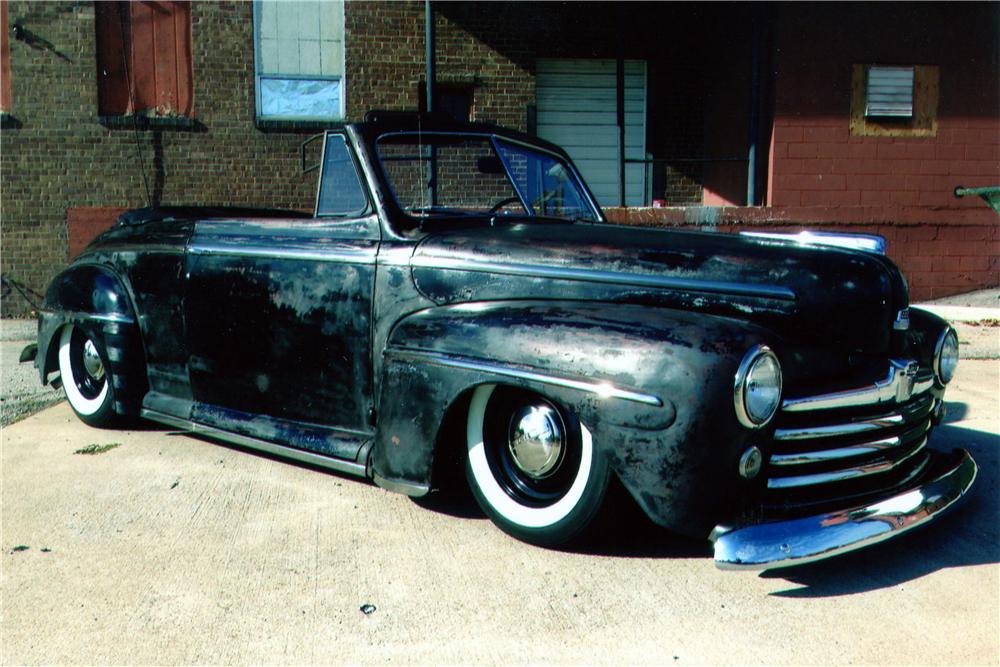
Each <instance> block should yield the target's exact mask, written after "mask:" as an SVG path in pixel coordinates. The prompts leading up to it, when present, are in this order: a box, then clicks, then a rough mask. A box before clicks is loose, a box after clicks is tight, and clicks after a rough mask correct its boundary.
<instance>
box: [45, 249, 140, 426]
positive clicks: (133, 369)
mask: <svg viewBox="0 0 1000 667" xmlns="http://www.w3.org/2000/svg"><path fill="white" fill-rule="evenodd" d="M67 324H73V325H77V326H81V327H85V328H88V329H90V330H92V331H94V332H96V333H100V335H101V338H102V340H103V342H104V346H105V352H106V354H107V357H108V363H109V366H110V369H109V371H110V373H109V375H110V378H111V382H112V386H113V387H114V388H115V411H116V412H118V413H119V414H126V415H129V414H138V410H139V404H140V402H141V399H142V395H143V394H144V393H145V386H146V375H145V355H144V353H143V348H142V341H141V336H140V334H139V328H138V326H137V325H136V324H137V323H136V318H135V311H134V309H133V307H132V300H131V298H130V296H129V293H128V291H127V289H126V288H125V283H124V282H123V281H122V279H121V278H120V277H119V276H118V274H117V273H116V272H114V271H113V270H112V269H110V268H108V267H106V266H103V265H99V264H77V265H74V266H71V267H70V268H68V269H66V270H65V271H63V272H62V273H60V274H59V275H58V276H56V277H55V279H54V280H53V281H52V282H51V284H50V285H49V288H48V290H47V291H46V293H45V301H44V305H43V308H42V309H41V311H40V313H39V324H38V352H37V355H36V357H35V366H36V367H37V369H38V373H39V376H40V377H41V381H42V383H43V384H45V383H46V382H47V381H48V376H49V374H50V373H52V372H53V371H55V370H56V369H57V368H58V347H59V343H58V341H59V338H58V337H59V332H60V331H61V330H62V328H63V327H64V326H66V325H67Z"/></svg>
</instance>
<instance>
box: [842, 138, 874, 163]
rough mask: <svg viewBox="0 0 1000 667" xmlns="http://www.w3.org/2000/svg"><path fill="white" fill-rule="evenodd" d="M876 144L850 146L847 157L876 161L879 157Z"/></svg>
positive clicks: (866, 143)
mask: <svg viewBox="0 0 1000 667" xmlns="http://www.w3.org/2000/svg"><path fill="white" fill-rule="evenodd" d="M877 151H878V149H877V148H876V144H874V143H870V142H865V143H860V144H848V145H847V155H848V157H853V158H867V159H872V160H873V159H875V158H876V157H877Z"/></svg>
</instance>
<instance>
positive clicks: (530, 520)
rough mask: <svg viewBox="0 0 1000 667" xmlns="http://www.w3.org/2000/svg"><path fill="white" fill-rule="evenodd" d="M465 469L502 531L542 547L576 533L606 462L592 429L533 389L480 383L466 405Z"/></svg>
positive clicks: (592, 508) (602, 486)
mask: <svg viewBox="0 0 1000 667" xmlns="http://www.w3.org/2000/svg"><path fill="white" fill-rule="evenodd" d="M466 436H467V445H468V450H467V459H466V474H467V477H468V480H469V486H470V488H471V489H472V492H473V495H474V496H475V498H476V500H477V501H478V503H479V505H480V507H482V509H483V511H484V512H486V514H487V515H488V516H489V517H490V519H492V520H493V522H494V523H496V524H497V525H498V526H499V527H500V528H501V529H502V530H504V531H505V532H507V533H510V534H511V535H514V536H515V537H517V538H519V539H522V540H525V541H527V542H532V543H535V544H541V545H545V546H556V545H558V544H562V543H564V542H567V541H570V540H572V539H573V538H575V537H577V536H578V535H579V534H581V533H582V532H583V531H584V530H585V529H586V528H587V526H588V525H589V524H590V523H591V521H592V520H593V518H594V516H595V515H596V514H597V511H598V510H599V509H600V505H601V501H602V500H603V498H604V494H605V491H606V490H607V485H608V478H609V470H608V466H607V462H606V460H605V459H604V457H603V456H601V455H600V454H599V453H598V452H597V451H596V450H595V447H594V442H593V437H592V435H591V433H590V431H589V430H588V429H587V427H586V426H584V425H583V424H582V423H580V422H579V421H578V420H577V419H576V418H575V417H573V416H572V415H569V414H567V413H566V412H565V411H564V410H562V409H560V408H559V407H558V406H556V405H555V404H554V403H552V402H550V401H548V400H547V399H545V398H543V397H542V396H539V395H537V394H534V393H531V392H527V391H524V390H520V389H515V388H511V387H498V386H497V385H484V386H481V387H478V388H477V389H476V390H475V392H474V394H473V396H472V400H471V402H470V405H469V414H468V422H467V427H466Z"/></svg>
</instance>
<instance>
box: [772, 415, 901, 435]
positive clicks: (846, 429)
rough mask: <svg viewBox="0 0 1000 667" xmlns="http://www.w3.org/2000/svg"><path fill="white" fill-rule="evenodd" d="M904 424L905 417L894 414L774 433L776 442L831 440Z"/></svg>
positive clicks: (779, 430)
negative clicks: (838, 436) (831, 438)
mask: <svg viewBox="0 0 1000 667" xmlns="http://www.w3.org/2000/svg"><path fill="white" fill-rule="evenodd" d="M902 423H904V419H903V415H899V414H894V415H886V416H884V417H876V418H875V419H866V420H864V421H856V422H848V423H846V424H832V425H830V426H809V427H807V428H779V429H776V430H775V431H774V439H775V440H809V439H811V438H829V437H832V436H835V435H851V434H853V433H864V432H866V431H877V430H880V429H883V428H889V427H891V426H899V425H900V424H902Z"/></svg>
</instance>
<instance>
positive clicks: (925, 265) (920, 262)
mask: <svg viewBox="0 0 1000 667" xmlns="http://www.w3.org/2000/svg"><path fill="white" fill-rule="evenodd" d="M901 245H903V244H900V243H899V242H898V241H897V243H896V246H895V249H896V250H897V251H899V250H900V246H901ZM931 262H932V258H930V257H921V256H919V255H918V256H916V257H907V258H906V260H905V261H903V262H900V264H901V265H902V266H903V267H904V268H905V272H906V273H913V274H919V273H923V272H925V271H931V270H932V269H931Z"/></svg>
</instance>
